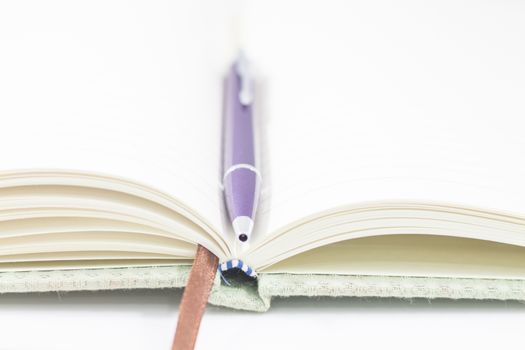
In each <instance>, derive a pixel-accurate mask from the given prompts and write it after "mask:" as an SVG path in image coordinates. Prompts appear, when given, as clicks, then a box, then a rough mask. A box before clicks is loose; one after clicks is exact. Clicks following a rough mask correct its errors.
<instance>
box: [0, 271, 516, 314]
mask: <svg viewBox="0 0 525 350" xmlns="http://www.w3.org/2000/svg"><path fill="white" fill-rule="evenodd" d="M190 269H191V266H190V265H182V266H180V265H179V266H163V267H136V268H111V269H85V270H54V271H30V272H2V273H0V293H29V292H52V291H55V292H66V291H81V290H112V289H113V290H114V289H158V288H182V287H184V286H185V285H186V282H187V279H188V276H189V272H190ZM293 296H307V297H322V296H327V297H396V298H428V299H433V298H449V299H497V300H521V301H525V280H521V279H520V280H517V279H477V278H476V279H474V278H433V277H432V278H430V277H399V276H352V275H348V276H346V275H295V274H264V273H261V274H259V279H258V283H257V284H249V283H236V284H231V285H229V286H228V285H226V284H225V283H224V282H221V278H220V276H219V274H217V276H216V277H215V281H214V286H213V289H212V291H211V294H210V298H209V303H210V304H213V305H218V306H224V307H228V308H232V309H240V310H250V311H259V312H262V311H266V310H268V309H269V308H270V305H271V299H272V298H273V297H293Z"/></svg>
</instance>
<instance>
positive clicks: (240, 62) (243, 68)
mask: <svg viewBox="0 0 525 350" xmlns="http://www.w3.org/2000/svg"><path fill="white" fill-rule="evenodd" d="M236 68H237V69H236V70H237V74H238V75H239V79H240V82H241V86H240V89H239V102H240V103H241V104H242V105H243V106H249V105H250V104H252V102H253V86H252V79H251V74H250V69H249V68H250V67H249V63H248V60H247V59H246V56H244V54H243V53H240V54H239V58H238V59H237V63H236Z"/></svg>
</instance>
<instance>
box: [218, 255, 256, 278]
mask: <svg viewBox="0 0 525 350" xmlns="http://www.w3.org/2000/svg"><path fill="white" fill-rule="evenodd" d="M235 268H237V269H239V270H241V271H243V272H244V273H245V274H246V275H247V276H249V277H254V278H257V273H256V272H255V270H254V269H252V268H251V267H250V266H249V265H248V264H246V263H244V262H243V261H242V260H239V259H232V260H228V261H225V262H223V263H221V264H219V271H221V272H224V271H228V270H231V269H235Z"/></svg>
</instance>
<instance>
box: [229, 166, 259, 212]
mask: <svg viewBox="0 0 525 350" xmlns="http://www.w3.org/2000/svg"><path fill="white" fill-rule="evenodd" d="M259 186H260V179H259V176H258V174H256V173H255V172H253V171H252V170H249V169H245V168H239V169H237V170H235V171H233V172H230V173H229V174H228V175H227V176H226V177H225V178H224V198H225V200H226V206H227V208H228V214H229V216H230V219H231V220H232V221H233V220H234V219H235V218H236V217H239V216H248V217H250V218H253V217H254V216H255V210H256V209H257V208H256V205H257V202H258V199H259Z"/></svg>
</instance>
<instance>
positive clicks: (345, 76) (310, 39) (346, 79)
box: [244, 0, 525, 232]
mask: <svg viewBox="0 0 525 350" xmlns="http://www.w3.org/2000/svg"><path fill="white" fill-rule="evenodd" d="M276 9H278V11H276ZM523 18H525V5H524V4H523V3H520V2H516V1H487V2H483V3H480V2H476V1H463V0H462V1H451V0H446V1H432V2H424V3H423V2H419V1H407V0H402V1H395V2H394V1H386V0H375V1H365V2H363V1H361V2H348V1H335V0H329V1H288V2H277V1H265V2H256V1H252V2H250V3H249V6H247V8H246V21H245V26H244V28H245V33H246V37H247V38H248V39H249V40H246V42H245V46H246V47H247V51H248V52H249V54H250V56H251V58H252V59H253V60H254V61H255V62H256V65H257V73H258V75H259V77H260V80H261V81H262V83H261V87H260V94H259V96H260V98H259V100H258V107H257V108H258V111H259V114H260V118H261V119H262V122H261V123H262V125H263V128H262V134H263V137H264V138H265V142H264V147H265V148H264V149H263V151H264V153H265V157H264V162H263V164H262V167H263V172H264V173H265V174H266V176H265V177H264V192H263V199H262V202H261V206H260V208H261V210H260V212H259V215H260V220H261V221H263V222H264V225H265V227H264V228H263V230H264V231H268V232H272V231H274V230H276V229H277V228H279V227H282V226H284V225H287V224H289V223H291V222H292V221H295V220H298V219H300V218H303V217H305V216H307V215H311V214H314V213H317V212H321V211H324V210H327V209H328V208H332V207H336V206H339V205H345V204H356V203H360V202H365V201H382V200H423V201H438V202H447V203H456V204H462V205H471V206H476V207H483V208H487V209H497V210H507V211H512V212H517V213H521V214H525V183H524V179H525V163H524V162H523V159H524V156H525V138H524V137H523V130H524V126H525V125H524V122H523V120H524V115H525V104H524V103H523V96H525V65H524V64H523V62H525V45H523V40H524V38H525V21H523Z"/></svg>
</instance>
